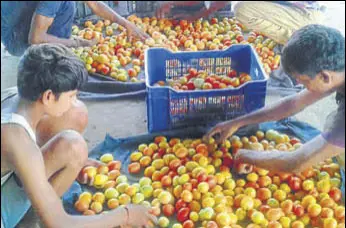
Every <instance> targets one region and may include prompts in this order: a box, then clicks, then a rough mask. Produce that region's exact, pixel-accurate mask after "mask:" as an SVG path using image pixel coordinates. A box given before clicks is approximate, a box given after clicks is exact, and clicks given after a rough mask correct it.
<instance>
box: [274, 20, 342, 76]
mask: <svg viewBox="0 0 346 228" xmlns="http://www.w3.org/2000/svg"><path fill="white" fill-rule="evenodd" d="M281 64H282V66H283V69H284V71H285V72H286V73H287V74H289V75H292V74H293V73H296V74H300V75H308V76H309V77H311V78H314V77H315V76H316V75H317V74H318V73H320V72H321V71H322V70H329V71H335V72H341V71H344V70H345V37H343V35H342V34H341V33H340V32H339V31H337V30H336V29H333V28H329V27H326V26H323V25H307V26H305V27H303V28H301V29H299V30H297V31H296V32H295V33H294V34H293V35H292V37H291V39H290V40H289V41H288V42H287V44H286V45H285V47H284V49H283V52H282V56H281Z"/></svg>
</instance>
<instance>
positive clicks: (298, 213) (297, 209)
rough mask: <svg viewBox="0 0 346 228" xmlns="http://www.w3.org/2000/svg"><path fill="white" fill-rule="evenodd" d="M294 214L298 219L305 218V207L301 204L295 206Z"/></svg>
mask: <svg viewBox="0 0 346 228" xmlns="http://www.w3.org/2000/svg"><path fill="white" fill-rule="evenodd" d="M293 213H294V214H295V215H296V216H298V217H301V216H303V215H304V207H303V206H302V205H299V204H296V205H293Z"/></svg>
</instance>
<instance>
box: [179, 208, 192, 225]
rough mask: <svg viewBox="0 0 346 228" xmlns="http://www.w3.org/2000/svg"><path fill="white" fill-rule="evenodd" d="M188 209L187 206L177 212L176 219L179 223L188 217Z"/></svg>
mask: <svg viewBox="0 0 346 228" xmlns="http://www.w3.org/2000/svg"><path fill="white" fill-rule="evenodd" d="M189 215H190V209H189V208H187V207H184V208H181V209H180V210H179V211H178V214H177V220H178V221H179V222H181V223H183V222H185V221H186V220H188V219H189Z"/></svg>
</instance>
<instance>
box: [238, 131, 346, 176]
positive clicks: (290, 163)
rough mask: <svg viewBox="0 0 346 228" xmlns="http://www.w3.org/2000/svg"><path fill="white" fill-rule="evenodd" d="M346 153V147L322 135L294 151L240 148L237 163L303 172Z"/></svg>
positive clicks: (279, 170) (275, 170)
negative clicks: (331, 141) (262, 150)
mask: <svg viewBox="0 0 346 228" xmlns="http://www.w3.org/2000/svg"><path fill="white" fill-rule="evenodd" d="M341 154H345V148H341V147H337V146H334V145H332V144H330V143H328V142H327V141H326V140H325V139H324V138H323V137H322V136H321V135H319V136H317V137H316V138H314V139H313V140H311V141H309V142H307V143H306V144H304V145H303V146H302V147H300V148H299V149H298V150H296V151H294V152H282V151H268V152H259V151H249V150H239V152H238V154H237V155H236V162H237V163H247V164H252V165H255V166H258V167H260V168H263V169H267V170H270V171H273V172H285V173H301V172H303V171H304V170H306V169H307V168H309V167H312V166H314V165H317V164H318V163H319V162H323V161H325V160H326V159H328V158H332V157H335V156H338V155H341Z"/></svg>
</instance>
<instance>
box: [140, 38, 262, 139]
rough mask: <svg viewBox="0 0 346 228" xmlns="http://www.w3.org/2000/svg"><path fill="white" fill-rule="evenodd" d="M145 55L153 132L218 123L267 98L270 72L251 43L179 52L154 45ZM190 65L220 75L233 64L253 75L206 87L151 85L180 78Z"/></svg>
mask: <svg viewBox="0 0 346 228" xmlns="http://www.w3.org/2000/svg"><path fill="white" fill-rule="evenodd" d="M145 59H146V66H145V75H146V85H147V91H148V96H147V115H148V130H149V132H156V131H163V130H172V129H176V128H183V127H190V126H196V125H209V124H215V123H216V122H220V121H225V120H228V119H232V118H234V117H237V116H241V115H244V114H246V113H250V112H252V111H255V110H257V109H259V108H262V107H263V106H264V104H265V95H266V89H267V79H268V76H267V75H266V74H265V73H264V70H263V68H262V66H261V64H260V62H259V59H258V57H257V54H256V53H255V50H254V49H253V48H252V47H251V46H250V45H233V46H232V47H230V48H228V49H226V50H223V51H203V52H177V53H172V52H171V51H169V50H166V49H163V48H151V49H148V50H147V51H146V53H145ZM191 67H193V68H196V69H197V70H205V71H207V72H208V73H211V74H217V75H224V74H225V72H226V73H227V72H229V71H230V70H231V68H232V69H235V70H236V71H237V72H245V73H248V74H250V75H251V77H252V79H253V80H252V81H250V82H247V83H245V84H244V85H242V86H240V87H238V88H234V89H230V88H228V89H218V90H208V91H205V90H198V91H176V90H174V89H173V88H170V87H168V86H164V87H157V86H153V85H154V84H155V83H156V82H158V81H166V80H167V79H177V78H180V77H182V76H183V75H184V74H186V73H187V71H188V69H189V68H191Z"/></svg>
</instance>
